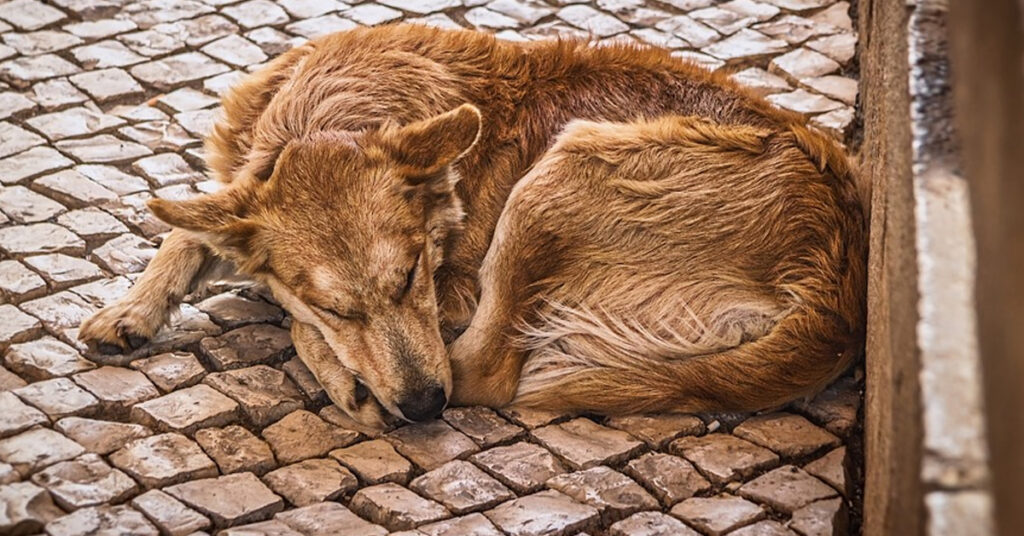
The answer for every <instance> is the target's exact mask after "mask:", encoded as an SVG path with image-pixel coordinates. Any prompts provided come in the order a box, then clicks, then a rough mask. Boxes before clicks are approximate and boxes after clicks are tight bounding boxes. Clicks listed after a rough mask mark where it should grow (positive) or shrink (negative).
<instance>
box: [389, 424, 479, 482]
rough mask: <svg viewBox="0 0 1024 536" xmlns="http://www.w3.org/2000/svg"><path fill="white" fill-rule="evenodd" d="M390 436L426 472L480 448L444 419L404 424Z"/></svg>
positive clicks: (395, 444) (398, 447)
mask: <svg viewBox="0 0 1024 536" xmlns="http://www.w3.org/2000/svg"><path fill="white" fill-rule="evenodd" d="M386 439H387V440H388V441H390V442H391V443H392V444H393V445H394V446H395V450H397V451H398V452H401V453H402V455H403V456H405V457H406V458H409V459H410V460H412V462H413V463H415V464H416V465H418V466H420V467H421V468H423V469H424V470H426V471H430V470H432V469H436V468H437V467H440V466H441V465H442V464H444V463H446V462H448V461H451V460H454V459H461V458H465V457H466V456H469V455H470V454H473V453H474V452H477V451H478V450H479V448H478V447H477V446H476V443H473V441H472V440H471V439H469V438H468V437H466V435H465V434H463V433H461V432H459V431H457V430H455V429H454V428H452V427H451V426H449V425H448V423H446V422H444V421H442V420H436V421H431V422H426V423H417V424H413V425H410V426H403V427H402V428H399V429H397V430H395V431H394V432H391V433H390V434H388V435H387V437H386Z"/></svg>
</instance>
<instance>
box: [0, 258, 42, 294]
mask: <svg viewBox="0 0 1024 536" xmlns="http://www.w3.org/2000/svg"><path fill="white" fill-rule="evenodd" d="M44 292H46V282H45V281H43V278H41V277H39V275H37V274H36V273H35V272H33V271H32V270H29V269H28V268H26V267H25V265H24V264H22V263H20V262H18V261H0V298H3V299H6V300H8V301H12V302H20V301H23V300H30V299H32V298H35V297H37V296H39V295H40V294H42V293H44Z"/></svg>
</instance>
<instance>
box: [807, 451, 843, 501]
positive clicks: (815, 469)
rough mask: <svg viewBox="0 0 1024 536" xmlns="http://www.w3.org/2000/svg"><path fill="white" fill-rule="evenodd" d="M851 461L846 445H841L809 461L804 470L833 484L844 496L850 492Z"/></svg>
mask: <svg viewBox="0 0 1024 536" xmlns="http://www.w3.org/2000/svg"><path fill="white" fill-rule="evenodd" d="M849 467H850V462H849V459H848V458H847V454H846V447H839V448H837V449H834V450H832V451H831V452H829V453H828V454H826V455H824V456H822V457H821V458H818V459H817V460H814V461H813V462H811V463H808V464H807V465H805V466H804V470H805V471H807V472H808V473H809V474H811V475H814V476H816V477H818V478H820V479H821V480H822V481H824V482H825V483H826V484H828V485H830V486H832V487H833V488H835V489H836V491H838V492H839V493H841V494H842V495H843V496H844V497H848V496H849V494H850V483H851V479H850V468H849Z"/></svg>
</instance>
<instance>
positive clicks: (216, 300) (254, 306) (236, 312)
mask: <svg viewBox="0 0 1024 536" xmlns="http://www.w3.org/2000/svg"><path fill="white" fill-rule="evenodd" d="M196 307H197V308H198V309H199V310H200V311H203V312H204V313H206V314H208V315H210V318H211V319H213V321H214V322H216V323H217V324H219V325H220V326H221V327H223V328H225V329H235V328H238V327H241V326H244V325H246V324H267V323H271V324H278V323H280V322H281V320H282V319H283V318H284V311H282V310H281V308H280V307H278V306H276V305H273V304H270V303H266V302H262V301H256V300H251V299H249V298H246V297H243V296H239V295H238V294H234V293H230V292H229V293H225V294H218V295H216V296H211V297H209V298H207V299H205V300H203V301H201V302H199V303H197V304H196Z"/></svg>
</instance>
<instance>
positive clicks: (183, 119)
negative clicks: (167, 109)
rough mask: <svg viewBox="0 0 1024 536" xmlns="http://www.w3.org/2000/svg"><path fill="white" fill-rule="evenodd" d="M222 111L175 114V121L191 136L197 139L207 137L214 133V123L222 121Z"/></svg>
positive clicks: (195, 111) (205, 110)
mask: <svg viewBox="0 0 1024 536" xmlns="http://www.w3.org/2000/svg"><path fill="white" fill-rule="evenodd" d="M220 116H221V111H220V109H219V108H218V109H212V110H210V109H204V110H191V111H188V112H181V113H177V114H174V120H175V121H177V122H178V124H179V125H181V126H182V128H184V129H185V130H186V131H187V132H188V133H189V134H192V135H193V136H197V137H206V136H207V135H209V134H210V132H211V131H213V125H214V123H215V122H216V121H217V120H218V119H220Z"/></svg>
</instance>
